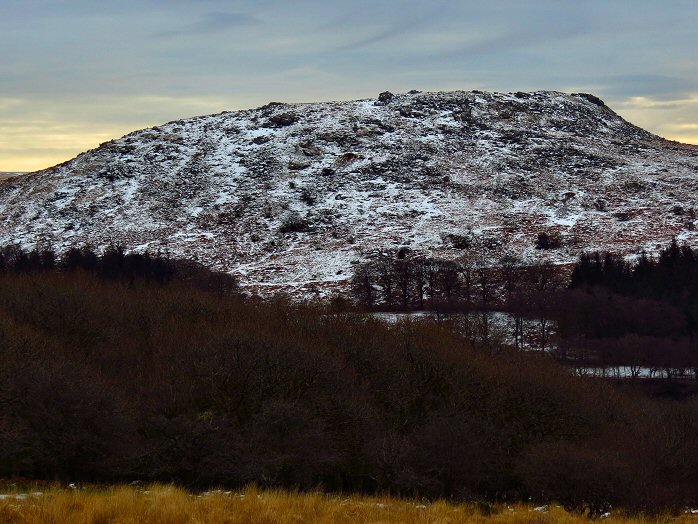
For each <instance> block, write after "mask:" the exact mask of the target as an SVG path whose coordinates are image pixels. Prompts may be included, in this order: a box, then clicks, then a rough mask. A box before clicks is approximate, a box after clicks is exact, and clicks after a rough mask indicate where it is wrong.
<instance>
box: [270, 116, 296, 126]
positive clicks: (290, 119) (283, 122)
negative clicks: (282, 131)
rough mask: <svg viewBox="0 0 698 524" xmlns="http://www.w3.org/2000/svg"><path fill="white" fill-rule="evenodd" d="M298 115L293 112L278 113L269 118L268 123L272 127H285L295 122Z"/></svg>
mask: <svg viewBox="0 0 698 524" xmlns="http://www.w3.org/2000/svg"><path fill="white" fill-rule="evenodd" d="M297 121H298V117H297V116H296V115H295V114H293V113H279V114H277V115H273V116H272V117H271V118H269V123H270V124H272V125H273V126H274V127H286V126H290V125H292V124H295V123H296V122H297Z"/></svg>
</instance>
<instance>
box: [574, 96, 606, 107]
mask: <svg viewBox="0 0 698 524" xmlns="http://www.w3.org/2000/svg"><path fill="white" fill-rule="evenodd" d="M572 96H578V97H579V98H583V99H585V100H588V101H589V102H591V103H592V104H596V105H597V106H599V107H606V104H605V103H604V101H603V100H601V99H600V98H599V97H598V96H594V95H591V94H589V93H572Z"/></svg>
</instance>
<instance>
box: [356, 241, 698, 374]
mask: <svg viewBox="0 0 698 524" xmlns="http://www.w3.org/2000/svg"><path fill="white" fill-rule="evenodd" d="M351 289H352V295H353V297H354V299H355V301H356V302H357V303H358V304H360V305H361V307H362V308H363V309H365V310H369V311H393V312H395V311H418V310H428V311H432V312H436V313H437V314H441V313H445V314H451V313H455V315H454V316H455V317H457V318H458V321H459V322H460V324H461V331H462V333H463V334H464V335H465V336H466V337H467V338H468V340H469V341H470V342H471V343H480V344H484V345H488V344H492V343H493V342H501V341H502V336H501V335H502V334H501V333H500V337H499V339H498V340H496V341H495V340H493V337H494V334H493V326H492V312H493V311H497V312H502V313H505V314H506V318H507V321H506V328H505V332H504V334H503V335H504V338H505V339H506V340H508V341H509V343H510V344H511V345H512V346H513V347H515V348H516V349H523V348H526V349H538V350H542V351H548V352H551V353H552V354H553V355H554V356H556V357H557V358H558V359H560V360H561V361H564V362H567V363H569V364H571V365H575V366H577V367H578V368H580V369H582V370H583V369H585V368H597V367H598V368H601V369H606V368H613V369H615V370H616V372H615V373H611V374H612V375H615V376H620V374H621V373H620V369H621V368H623V370H624V376H628V377H630V378H638V377H639V376H662V377H665V378H670V379H673V378H678V377H682V378H688V377H691V376H692V377H693V378H694V379H698V336H697V335H698V332H697V330H698V252H696V251H695V250H693V249H692V248H690V247H688V246H679V245H678V243H677V242H676V241H674V242H672V244H671V245H669V246H667V247H666V248H664V249H662V250H661V251H660V253H659V254H658V255H657V256H656V257H649V256H647V255H646V254H641V255H640V256H639V257H638V258H637V260H635V261H634V262H633V261H629V260H626V259H625V258H624V257H622V256H620V255H616V254H613V253H588V254H583V255H581V257H580V259H579V260H578V262H577V263H576V264H575V265H574V266H573V267H572V268H568V267H564V266H553V265H551V264H546V263H543V264H535V265H525V264H523V263H522V262H521V261H519V260H516V259H515V258H503V259H501V260H500V261H499V262H498V263H497V264H496V265H488V264H485V263H483V262H482V261H479V260H477V259H475V258H468V257H463V258H461V259H458V260H437V259H430V258H419V257H409V256H407V255H405V254H404V253H399V252H396V253H389V254H384V255H382V256H380V257H378V258H376V259H375V260H372V261H369V262H367V263H364V264H361V265H359V266H357V267H356V268H355V270H354V274H353V278H352V288H351Z"/></svg>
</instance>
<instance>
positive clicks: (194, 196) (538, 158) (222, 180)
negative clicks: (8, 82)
mask: <svg viewBox="0 0 698 524" xmlns="http://www.w3.org/2000/svg"><path fill="white" fill-rule="evenodd" d="M697 190H698V148H697V147H695V146H687V145H682V144H678V143H674V142H669V141H666V140H663V139H660V138H659V137H656V136H654V135H652V134H650V133H648V132H646V131H643V130H642V129H639V128H637V127H635V126H633V125H631V124H629V123H628V122H626V121H624V120H623V119H622V118H620V117H619V116H618V115H616V114H615V113H614V112H613V111H612V110H611V109H609V108H608V107H606V106H605V105H603V103H602V102H600V101H599V100H598V99H595V98H593V97H590V96H588V95H569V94H563V93H558V92H536V93H484V92H479V91H471V92H463V91H458V92H452V93H418V92H411V93H408V94H402V95H396V96H394V97H392V98H390V97H384V98H383V100H382V101H379V100H377V99H368V100H359V101H354V102H337V103H333V102H328V103H312V104H295V105H288V104H269V105H267V106H264V107H261V108H258V109H253V110H247V111H239V112H233V113H221V114H218V115H211V116H203V117H196V118H191V119H187V120H181V121H176V122H170V123H168V124H165V125H162V126H159V127H155V128H152V129H145V130H142V131H136V132H134V133H131V134H129V135H127V136H125V137H123V138H120V139H118V140H114V141H111V142H109V143H106V144H103V145H102V146H100V147H99V148H98V149H95V150H92V151H89V152H87V153H84V154H82V155H80V156H78V157H77V158H76V159H74V160H72V161H70V162H67V163H65V164H62V165H60V166H57V167H55V168H52V169H48V170H45V171H40V172H37V173H33V174H29V175H27V176H23V177H19V178H14V179H9V180H4V181H3V182H2V183H0V243H2V244H5V243H15V242H16V243H20V244H22V245H24V246H25V247H33V246H37V245H38V246H44V245H51V246H53V247H54V248H56V249H58V250H59V251H60V250H64V249H66V248H68V247H70V246H74V245H85V244H90V245H92V246H93V247H95V248H97V249H101V248H104V247H106V246H108V245H109V244H110V243H118V244H121V245H123V246H124V247H126V248H127V249H134V250H138V251H146V250H149V251H151V252H157V251H161V252H165V253H168V254H170V255H172V256H177V257H185V258H195V259H197V260H199V261H201V262H203V263H205V264H207V265H209V266H211V267H213V268H216V269H221V270H225V271H229V272H232V273H235V274H237V275H238V276H239V277H240V280H241V283H242V284H243V285H244V286H248V287H249V288H251V289H253V290H256V291H258V292H261V293H271V292H273V291H276V290H284V291H290V292H296V293H301V294H303V295H305V296H312V295H313V294H315V293H319V294H326V293H328V292H330V291H332V290H335V289H343V288H345V286H346V283H347V281H348V278H349V277H350V275H351V273H352V267H353V265H354V264H356V263H359V262H361V261H365V260H367V259H369V258H371V257H372V256H374V255H375V254H377V253H380V252H388V251H392V250H397V249H398V248H406V249H408V250H411V251H412V252H413V253H418V254H422V255H427V256H435V257H440V258H445V259H457V258H462V257H470V258H477V259H480V260H484V261H486V262H490V263H496V262H497V260H498V259H499V258H500V257H502V256H503V255H507V254H509V255H516V256H518V257H521V258H522V259H524V260H526V261H533V260H550V261H552V262H555V263H567V262H571V261H573V260H575V259H576V257H577V256H578V254H579V253H580V252H581V251H582V250H590V249H613V250H617V251H623V252H626V253H632V252H635V251H636V250H637V249H640V248H642V249H646V250H647V251H649V252H652V251H655V250H656V249H657V246H659V245H663V244H666V243H667V242H668V241H669V240H670V239H671V238H672V237H673V236H676V237H677V238H679V240H682V241H687V242H690V243H692V244H698V242H697V241H698V231H696V230H695V219H696V216H695V211H694V205H695V195H696V191H697ZM540 232H547V233H551V234H559V235H560V236H561V239H562V247H560V248H559V249H554V250H539V249H536V248H535V246H534V242H535V239H536V238H537V235H538V233H540Z"/></svg>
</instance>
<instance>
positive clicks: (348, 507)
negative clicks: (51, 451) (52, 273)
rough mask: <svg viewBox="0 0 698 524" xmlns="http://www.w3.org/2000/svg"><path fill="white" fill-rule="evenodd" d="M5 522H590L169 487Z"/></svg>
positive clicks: (442, 505)
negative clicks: (207, 491) (194, 492)
mask: <svg viewBox="0 0 698 524" xmlns="http://www.w3.org/2000/svg"><path fill="white" fill-rule="evenodd" d="M0 522H2V523H6V522H7V523H10V522H11V523H18V524H20V523H21V524H46V523H51V524H98V523H99V524H107V523H115V524H116V523H119V524H136V523H138V524H185V523H204V522H216V523H218V522H221V523H248V522H254V523H268V524H272V523H273V524H277V523H278V524H286V523H289V524H290V523H300V522H312V523H326V524H330V523H350V522H351V523H359V522H375V523H385V524H390V523H422V522H424V523H427V522H428V523H487V524H489V523H492V524H518V523H540V524H547V523H550V524H553V523H555V524H557V523H560V524H565V523H570V524H572V523H577V522H578V523H582V522H589V521H588V519H587V518H586V517H583V516H579V515H571V514H569V513H567V512H565V511H564V510H563V509H562V508H559V507H557V506H552V507H550V508H547V507H545V508H533V507H531V506H522V505H519V506H514V507H509V506H504V505H499V506H489V505H480V506H478V505H464V504H450V503H448V502H434V503H426V502H424V503H422V502H419V501H409V500H400V499H394V498H368V497H342V496H329V495H323V494H317V493H311V494H298V493H289V492H280V491H260V490H257V489H255V488H248V489H246V490H244V491H242V492H230V491H214V492H209V493H205V494H201V495H195V494H191V493H189V492H187V491H184V490H182V489H178V488H174V487H171V486H162V485H155V486H148V487H144V488H133V487H114V488H88V489H73V490H71V489H49V490H47V491H46V492H44V493H41V494H39V493H35V494H28V495H21V494H17V495H15V496H4V497H2V498H0ZM603 522H605V523H626V524H631V523H638V524H639V523H667V524H668V523H698V515H695V516H694V515H684V516H680V517H669V516H666V517H652V518H650V517H647V518H642V517H635V518H625V517H623V516H620V515H619V516H613V515H612V516H610V517H607V518H604V519H603Z"/></svg>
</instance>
